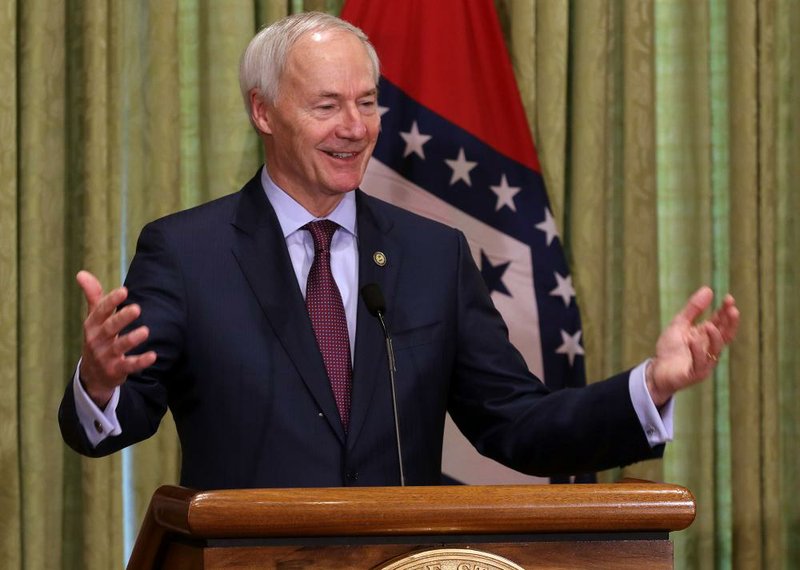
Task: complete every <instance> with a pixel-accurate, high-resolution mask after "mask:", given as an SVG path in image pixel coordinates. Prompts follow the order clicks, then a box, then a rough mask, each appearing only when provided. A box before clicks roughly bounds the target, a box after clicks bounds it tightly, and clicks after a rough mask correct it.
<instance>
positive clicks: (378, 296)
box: [361, 283, 406, 487]
mask: <svg viewBox="0 0 800 570" xmlns="http://www.w3.org/2000/svg"><path fill="white" fill-rule="evenodd" d="M361 298H362V299H363V300H364V304H365V305H366V306H367V310H368V311H369V313H370V314H371V315H372V316H373V317H376V318H377V319H378V322H380V324H381V330H383V337H384V339H385V340H386V355H387V357H388V359H389V385H390V388H391V393H392V415H393V416H394V435H395V438H396V439H397V461H398V464H399V465H400V486H401V487H405V485H406V477H405V474H404V472H403V452H402V446H401V445H400V424H399V423H398V419H397V416H398V414H397V389H396V388H395V378H394V374H395V372H397V366H396V363H395V359H394V348H393V347H392V337H391V335H390V334H389V329H388V328H387V327H386V322H385V321H384V319H383V314H384V313H385V312H386V301H385V300H384V298H383V292H382V291H381V288H380V286H379V285H378V284H377V283H368V284H367V285H364V286H363V287H362V288H361Z"/></svg>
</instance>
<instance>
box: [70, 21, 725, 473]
mask: <svg viewBox="0 0 800 570" xmlns="http://www.w3.org/2000/svg"><path fill="white" fill-rule="evenodd" d="M378 73H379V67H378V60H377V56H376V55H375V52H374V50H373V48H372V46H371V45H370V44H369V42H368V40H367V38H366V37H365V36H364V34H363V33H362V32H361V31H360V30H358V29H356V28H354V27H353V26H351V25H350V24H347V23H346V22H343V21H341V20H339V19H337V18H334V17H332V16H327V15H324V14H303V15H299V16H292V17H290V18H287V19H284V20H282V21H280V22H278V23H276V24H274V25H273V26H271V27H269V28H267V29H265V30H263V31H261V32H260V33H259V34H258V35H257V36H256V37H255V38H254V39H253V41H252V42H251V43H250V45H249V46H248V48H247V51H246V52H245V54H244V56H243V58H242V65H241V72H240V82H241V88H242V92H243V96H244V99H245V104H246V107H247V109H248V112H249V116H250V121H251V123H252V124H253V126H254V127H255V129H256V130H257V131H258V133H259V136H260V137H261V139H262V141H263V144H264V155H265V166H264V167H263V168H261V169H260V170H259V172H258V173H257V174H256V176H255V177H254V178H253V179H252V180H250V182H248V183H247V184H246V185H245V187H244V188H243V189H242V190H241V191H239V192H237V193H235V194H232V195H230V196H227V197H224V198H222V199H220V200H216V201H213V202H210V203H208V204H205V205H203V206H200V207H198V208H194V209H191V210H188V211H185V212H181V213H178V214H174V215H172V216H168V217H166V218H164V219H161V220H158V221H156V222H153V223H151V224H149V225H148V226H146V227H145V229H144V230H143V231H142V234H141V237H140V239H139V244H138V247H137V252H136V255H135V257H134V259H133V261H132V264H131V267H130V270H129V273H128V277H127V280H126V286H125V287H123V288H119V289H114V290H113V291H111V292H109V293H107V294H104V293H103V291H102V288H101V285H100V283H99V282H98V281H97V279H96V278H94V277H93V276H92V275H91V274H89V273H88V272H81V273H79V274H78V282H79V284H80V286H81V287H82V289H83V291H84V294H85V296H86V298H87V301H88V304H89V314H88V316H87V318H86V321H85V323H84V336H85V338H84V345H83V351H82V359H81V361H80V364H79V367H78V370H77V371H76V374H75V377H74V378H73V379H72V381H71V382H70V384H69V385H68V388H67V391H66V394H65V397H64V400H63V402H62V406H61V409H60V413H59V420H60V425H61V429H62V433H63V435H64V438H65V440H66V441H67V442H68V443H69V444H70V445H71V446H72V447H73V448H75V449H76V450H78V451H79V452H81V453H84V454H87V455H93V456H98V455H105V454H108V453H111V452H114V451H116V450H118V449H120V448H122V447H125V446H127V445H130V444H133V443H135V442H137V441H140V440H142V439H144V438H146V437H149V436H150V435H152V434H153V433H154V432H155V431H156V429H157V426H158V423H159V421H160V419H161V417H162V416H163V414H164V413H165V411H166V409H167V407H169V408H170V409H171V411H172V413H173V416H174V418H175V422H176V425H177V427H178V433H179V436H180V439H181V445H182V472H181V483H182V484H183V485H187V486H191V487H196V488H235V487H270V486H338V485H392V484H397V483H398V475H397V473H398V459H397V454H396V451H395V444H394V442H395V436H394V422H393V420H392V412H391V409H392V408H391V396H390V391H389V384H390V383H389V378H388V371H387V365H386V353H385V350H384V344H383V336H382V334H381V332H380V329H379V325H378V323H377V322H376V321H375V320H374V319H373V318H372V316H371V315H370V314H369V311H368V310H367V307H365V305H364V303H362V302H360V300H359V296H358V290H359V287H360V286H363V285H364V284H367V283H377V284H379V285H380V287H381V289H382V290H383V292H384V293H385V296H386V299H387V303H386V305H387V309H386V315H385V317H386V320H387V321H388V322H389V323H390V326H391V328H392V330H393V332H394V346H395V350H396V353H397V360H398V362H399V365H398V368H397V378H396V385H397V401H398V407H399V423H400V431H401V435H402V441H403V446H404V448H403V453H404V467H405V474H406V480H407V483H409V484H414V485H424V484H435V483H437V482H439V479H440V461H441V452H442V434H443V428H444V419H445V413H446V411H450V413H451V415H452V417H453V418H454V420H455V421H456V423H457V424H458V425H459V427H460V429H461V430H462V431H463V432H464V433H465V435H467V437H468V438H469V439H470V440H471V441H472V442H473V444H474V445H475V446H476V447H477V448H478V449H479V450H480V451H481V452H482V453H484V454H486V455H489V456H491V457H493V458H495V459H497V460H499V461H501V462H503V463H505V464H506V465H509V466H511V467H513V468H515V469H519V470H521V471H525V472H528V473H536V474H545V475H549V474H556V473H569V472H584V471H590V470H596V469H602V468H606V467H610V466H614V465H622V464H627V463H630V462H633V461H638V460H641V459H645V458H649V457H656V456H658V455H660V453H661V450H662V449H663V444H664V443H665V441H667V440H668V439H669V438H670V428H669V414H670V411H669V407H670V406H669V402H670V399H671V397H672V394H673V393H674V392H675V391H677V390H679V389H681V388H683V387H685V386H688V385H691V384H693V383H695V382H698V381H700V380H701V379H703V378H705V377H707V376H708V375H709V374H710V372H711V370H712V369H713V367H714V365H715V363H716V360H717V356H718V354H719V353H720V351H721V350H722V349H723V348H724V346H725V344H727V343H728V342H730V340H731V339H732V338H733V336H734V335H735V332H736V328H737V325H738V320H739V314H738V311H737V309H736V307H735V304H734V302H733V299H732V298H731V297H730V296H727V297H726V298H725V300H724V301H723V303H722V306H721V308H720V309H719V310H718V311H717V312H716V313H714V315H713V316H712V317H711V318H710V319H709V320H707V321H704V322H702V323H700V324H694V323H693V321H694V320H695V319H696V318H697V317H698V316H699V315H700V314H701V313H702V312H703V311H704V310H705V309H706V308H708V306H709V305H710V304H711V297H712V294H711V291H710V290H709V289H707V288H703V289H701V290H699V291H698V292H697V293H696V294H695V295H694V296H693V297H692V298H691V299H690V301H689V303H688V304H687V306H686V308H685V309H684V310H683V311H681V313H679V314H678V315H677V316H676V317H675V319H674V320H673V322H672V324H671V325H670V326H669V327H668V328H667V329H666V330H665V331H664V333H663V334H662V336H661V338H660V339H659V341H658V345H657V347H656V352H655V356H654V358H653V359H651V360H649V361H648V362H646V363H643V364H642V365H641V366H639V367H637V368H636V369H634V370H633V371H627V372H624V373H622V374H619V375H617V376H615V377H613V378H610V379H608V380H606V381H604V382H600V383H596V384H593V385H591V386H590V387H587V388H585V389H579V390H563V391H560V392H556V393H550V392H549V391H548V390H547V388H546V387H544V386H543V385H542V384H541V383H540V382H538V381H537V380H536V379H535V378H534V377H533V376H532V375H531V374H530V372H529V371H528V370H527V368H526V366H525V364H524V362H523V359H522V357H521V356H520V354H519V353H518V352H517V350H516V349H515V348H514V347H513V346H512V345H511V344H510V343H509V341H508V337H507V334H506V329H505V325H504V324H503V322H502V319H501V318H500V316H499V314H498V313H497V312H496V311H495V309H494V307H493V306H492V303H491V300H490V298H489V296H488V293H487V291H486V288H485V287H484V285H483V283H482V280H481V276H480V273H479V272H478V270H477V268H476V267H475V264H474V262H473V261H472V257H471V255H470V252H469V250H468V247H467V244H466V241H465V239H464V237H463V235H462V234H461V233H460V232H459V231H458V230H456V229H452V228H448V227H445V226H443V225H441V224H438V223H435V222H432V221H429V220H426V219H424V218H421V217H418V216H415V215H413V214H410V213H408V212H405V211H403V210H400V209H398V208H395V207H393V206H390V205H388V204H386V203H383V202H381V201H379V200H377V199H375V198H372V197H370V196H368V195H366V194H365V193H363V192H362V191H361V190H359V189H358V187H359V184H360V183H361V180H362V177H363V175H364V171H365V169H366V166H367V162H368V160H369V158H370V155H371V153H372V150H373V148H374V146H375V142H376V139H377V136H378V132H379V130H380V119H379V115H378V112H377V81H378ZM325 220H326V221H325ZM662 414H665V415H666V419H667V421H666V424H667V425H665V422H664V421H662V417H661V415H662Z"/></svg>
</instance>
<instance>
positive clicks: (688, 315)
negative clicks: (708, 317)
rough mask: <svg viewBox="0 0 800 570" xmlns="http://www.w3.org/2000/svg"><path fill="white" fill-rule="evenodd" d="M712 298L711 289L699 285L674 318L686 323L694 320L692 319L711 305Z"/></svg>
mask: <svg viewBox="0 0 800 570" xmlns="http://www.w3.org/2000/svg"><path fill="white" fill-rule="evenodd" d="M713 299H714V292H713V291H712V290H711V288H710V287H706V286H705V285H704V286H703V287H700V289H698V290H697V291H695V292H694V294H693V295H692V296H691V297H689V301H688V302H687V303H686V305H685V306H684V307H683V309H681V311H680V312H679V313H678V314H677V315H675V319H674V320H676V321H677V320H683V321H686V322H688V323H692V322H694V320H695V319H696V318H697V317H699V316H700V315H702V314H703V312H704V311H705V310H706V309H708V308H709V307H710V306H711V301H712V300H713Z"/></svg>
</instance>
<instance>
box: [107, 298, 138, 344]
mask: <svg viewBox="0 0 800 570" xmlns="http://www.w3.org/2000/svg"><path fill="white" fill-rule="evenodd" d="M141 314H142V310H141V308H140V307H139V305H135V304H134V305H128V306H126V307H123V308H121V309H120V310H119V311H117V312H116V313H113V314H112V315H111V316H110V317H108V318H107V319H106V320H105V321H104V322H103V325H102V331H103V334H104V335H105V336H106V337H108V338H112V337H115V336H117V335H118V334H119V333H120V331H122V330H123V329H124V328H125V327H127V326H128V325H129V324H131V323H132V322H133V321H135V320H136V319H138V318H139V315H141Z"/></svg>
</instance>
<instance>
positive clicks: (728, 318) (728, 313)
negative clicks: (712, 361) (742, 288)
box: [711, 297, 741, 344]
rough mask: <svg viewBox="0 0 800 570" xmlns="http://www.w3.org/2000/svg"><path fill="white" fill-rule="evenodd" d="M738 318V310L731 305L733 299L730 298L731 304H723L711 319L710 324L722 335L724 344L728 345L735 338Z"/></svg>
mask: <svg viewBox="0 0 800 570" xmlns="http://www.w3.org/2000/svg"><path fill="white" fill-rule="evenodd" d="M740 316H741V315H740V313H739V309H738V308H737V307H736V305H735V304H733V298H732V297H731V302H730V303H725V304H723V306H722V307H720V308H719V310H718V311H717V312H716V313H715V314H714V316H713V317H712V318H711V322H712V323H714V325H715V326H716V327H717V328H718V329H719V330H720V332H721V333H722V338H723V340H724V341H725V344H728V343H729V342H731V341H732V340H733V339H734V338H735V337H736V332H737V331H738V330H739V320H740Z"/></svg>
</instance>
